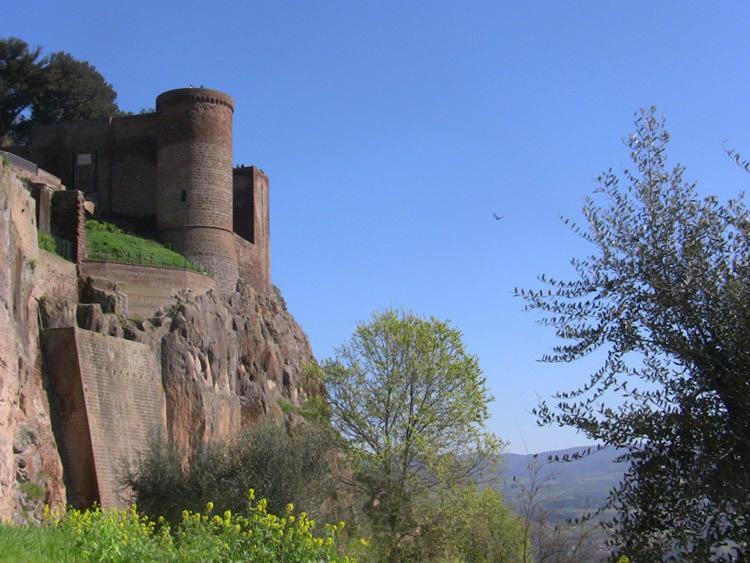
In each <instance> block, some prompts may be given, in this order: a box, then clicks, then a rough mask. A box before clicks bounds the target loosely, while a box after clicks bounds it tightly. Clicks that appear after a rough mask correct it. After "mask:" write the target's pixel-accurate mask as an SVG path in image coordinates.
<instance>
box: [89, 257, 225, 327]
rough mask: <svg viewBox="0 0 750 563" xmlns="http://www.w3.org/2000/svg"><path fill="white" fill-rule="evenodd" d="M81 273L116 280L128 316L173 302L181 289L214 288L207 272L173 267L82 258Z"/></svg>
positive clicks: (201, 290)
mask: <svg viewBox="0 0 750 563" xmlns="http://www.w3.org/2000/svg"><path fill="white" fill-rule="evenodd" d="M81 273H82V274H83V275H86V276H95V277H100V278H107V279H110V280H116V281H117V282H118V283H119V284H120V289H121V291H122V292H123V293H125V294H126V295H127V296H128V312H129V314H130V316H133V317H138V318H141V319H149V318H151V317H152V316H153V314H154V312H156V310H157V309H159V308H160V307H165V306H169V305H172V304H174V303H175V294H176V293H177V292H178V291H180V290H182V289H188V290H190V291H192V292H193V294H194V295H201V294H203V293H206V292H207V291H209V290H211V289H216V281H215V280H214V279H213V278H211V277H209V276H204V275H203V274H199V273H197V272H190V271H187V270H177V269H172V268H162V267H154V266H140V265H135V264H120V263H117V262H89V261H84V262H83V264H82V265H81Z"/></svg>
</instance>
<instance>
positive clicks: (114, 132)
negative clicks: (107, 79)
mask: <svg viewBox="0 0 750 563" xmlns="http://www.w3.org/2000/svg"><path fill="white" fill-rule="evenodd" d="M156 123H157V120H156V114H155V113H147V114H142V115H133V116H128V117H119V118H116V119H113V120H112V126H111V130H110V138H109V145H108V147H107V154H108V156H109V170H110V178H109V189H110V192H109V194H110V195H109V197H108V199H107V200H104V199H103V198H100V202H99V205H100V206H101V209H102V210H103V211H104V212H105V213H106V214H109V215H112V216H114V217H120V216H124V217H126V218H128V219H131V220H136V221H138V220H140V221H142V222H143V223H145V224H144V225H138V226H139V227H146V228H149V229H153V228H154V223H155V217H156Z"/></svg>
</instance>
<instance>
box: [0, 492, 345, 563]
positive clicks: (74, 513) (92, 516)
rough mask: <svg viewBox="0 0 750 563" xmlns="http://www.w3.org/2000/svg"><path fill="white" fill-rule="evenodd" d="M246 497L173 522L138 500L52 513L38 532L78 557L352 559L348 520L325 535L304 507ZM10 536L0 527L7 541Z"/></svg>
mask: <svg viewBox="0 0 750 563" xmlns="http://www.w3.org/2000/svg"><path fill="white" fill-rule="evenodd" d="M245 499H246V500H245V507H244V509H243V510H242V512H240V513H233V512H232V511H229V510H227V511H225V512H224V513H223V514H218V513H216V512H215V510H214V504H213V503H211V502H209V503H207V505H206V507H205V509H204V510H203V511H197V512H193V511H189V510H185V511H183V512H182V515H181V517H182V519H181V521H180V522H179V524H178V525H177V526H176V527H175V528H174V529H172V528H171V527H170V526H169V524H168V523H166V521H164V520H163V519H157V520H154V519H151V518H149V517H148V516H143V515H141V514H139V513H138V511H137V509H136V506H135V505H133V506H132V507H131V508H130V509H129V510H101V509H100V508H94V509H93V510H85V511H79V510H70V511H69V512H67V513H62V514H53V513H49V512H47V513H46V519H45V523H46V529H45V530H44V534H36V535H37V536H39V537H44V536H46V535H49V534H52V535H53V536H54V537H55V538H56V540H57V541H56V543H55V544H54V545H53V546H52V547H54V548H55V554H56V555H61V554H72V555H73V557H74V559H75V560H77V561H118V562H120V561H134V562H135V561H139V562H140V561H200V562H204V561H206V562H207V561H280V562H296V561H349V559H348V558H347V557H341V556H339V555H338V554H337V552H336V535H337V533H338V532H340V531H341V530H342V529H343V527H344V523H343V522H340V523H338V524H336V525H328V526H325V528H324V531H323V535H322V536H316V535H314V533H313V531H314V529H315V522H314V521H313V520H311V519H310V518H308V517H307V515H306V514H305V513H304V512H302V513H299V514H295V512H294V507H293V506H292V505H291V504H289V505H287V506H286V507H285V510H284V513H283V516H275V515H273V514H270V513H269V512H268V511H267V503H266V501H265V499H261V500H259V501H257V502H255V493H254V491H253V490H250V491H249V494H246V495H245ZM26 530H27V531H28V530H31V528H27V529H26ZM4 535H5V532H4V531H3V532H2V533H0V545H2V543H3V541H2V539H3V537H4ZM39 555H40V557H39V558H38V560H51V555H52V554H43V553H40V554H39ZM42 555H50V557H41V556H42ZM61 560H62V558H61Z"/></svg>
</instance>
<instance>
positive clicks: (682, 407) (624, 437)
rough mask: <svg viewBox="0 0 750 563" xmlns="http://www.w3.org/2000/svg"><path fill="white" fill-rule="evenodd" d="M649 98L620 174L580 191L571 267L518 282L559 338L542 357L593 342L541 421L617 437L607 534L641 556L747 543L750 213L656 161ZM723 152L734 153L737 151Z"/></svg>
mask: <svg viewBox="0 0 750 563" xmlns="http://www.w3.org/2000/svg"><path fill="white" fill-rule="evenodd" d="M668 141H669V134H668V133H667V131H666V129H665V126H664V121H663V119H660V118H659V117H657V115H656V114H655V111H654V109H653V108H652V109H651V110H648V111H644V112H642V113H641V114H640V115H639V116H638V117H637V119H636V131H635V133H633V134H632V135H630V136H629V137H628V138H627V140H626V144H627V146H628V148H629V150H630V155H631V159H632V161H633V168H631V169H628V170H625V174H624V175H625V181H624V182H621V180H620V179H619V178H618V177H617V175H616V174H615V173H614V172H613V171H612V170H608V171H607V172H605V173H603V174H602V175H601V176H600V177H599V178H598V183H599V187H598V189H597V190H596V197H594V198H591V199H588V200H587V201H586V205H585V206H584V209H583V211H584V215H585V217H586V219H587V222H588V226H587V227H579V226H578V225H573V226H572V227H573V230H574V231H575V232H577V233H579V234H580V235H581V236H582V237H583V238H584V239H585V240H586V241H588V242H590V243H591V244H592V245H593V253H592V255H590V256H588V257H586V258H584V259H577V260H573V265H574V267H575V269H576V272H577V278H576V279H574V280H571V281H567V280H557V279H550V278H548V277H545V276H542V278H541V280H542V282H543V283H544V284H545V285H546V287H545V289H542V290H532V291H528V290H521V291H519V292H518V293H519V295H520V296H522V297H523V298H524V299H526V301H527V308H528V309H531V310H535V311H540V312H541V313H542V314H543V318H542V321H541V322H542V324H543V325H546V326H551V327H552V328H553V329H554V331H555V333H556V334H557V336H558V337H560V338H561V339H563V340H564V341H565V342H564V343H563V344H560V345H558V346H556V347H555V348H554V351H553V353H552V354H550V355H548V356H546V357H545V360H547V361H551V362H569V361H572V360H577V359H580V358H583V357H585V356H589V355H591V354H594V353H596V352H601V353H604V358H605V359H604V363H603V365H602V366H601V367H600V368H599V369H597V370H596V371H595V372H594V373H593V374H592V375H591V378H590V380H589V381H588V382H587V383H586V384H585V385H584V386H583V387H581V388H579V389H574V390H572V391H567V392H562V393H559V394H558V395H556V396H555V404H554V405H549V404H548V403H546V402H543V403H542V404H541V405H540V407H539V408H538V410H537V414H538V416H539V419H540V421H541V422H543V423H547V424H558V425H565V426H572V427H574V428H577V429H580V430H581V431H583V432H584V433H585V434H586V435H587V436H588V437H590V438H592V439H594V440H597V441H600V442H604V443H605V444H608V445H612V446H615V447H617V448H623V451H624V452H625V453H624V454H623V456H622V458H623V459H624V460H627V461H628V462H629V463H630V464H629V469H628V470H627V473H626V474H625V477H624V479H623V481H622V482H621V484H620V485H619V487H617V488H616V490H615V491H614V492H613V494H612V495H611V497H610V503H611V505H612V506H613V507H614V508H615V509H617V511H618V516H617V517H616V518H615V519H614V520H613V521H612V522H611V528H612V531H613V532H614V538H615V549H616V550H617V551H619V552H622V553H626V554H628V555H634V556H636V557H637V558H638V560H643V561H660V560H662V559H663V558H665V557H673V558H678V559H689V560H701V561H708V560H714V559H715V558H717V557H719V556H720V554H721V553H724V554H726V553H728V552H732V551H734V552H735V554H737V555H738V556H739V557H741V555H742V554H744V555H747V550H748V549H750V526H749V525H748V524H749V523H750V380H749V379H748V373H750V356H749V355H748V350H750V212H749V211H748V209H747V208H746V206H745V204H744V203H743V201H742V199H741V198H740V199H736V200H730V201H729V202H728V203H727V204H725V205H723V204H720V203H719V202H718V201H717V199H716V198H715V197H707V198H700V197H699V196H698V194H697V193H696V191H695V186H694V184H692V183H689V182H687V181H686V180H685V179H684V168H683V167H681V166H675V167H674V168H671V169H670V168H668V166H667V153H666V149H667V143H668ZM730 156H733V157H735V159H736V160H737V161H738V163H740V164H744V166H745V168H746V169H747V167H748V165H747V164H746V163H743V162H742V161H741V159H740V158H739V157H737V156H736V155H734V154H732V153H730Z"/></svg>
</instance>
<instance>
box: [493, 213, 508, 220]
mask: <svg viewBox="0 0 750 563" xmlns="http://www.w3.org/2000/svg"><path fill="white" fill-rule="evenodd" d="M492 216H493V217H494V218H495V221H499V220H500V219H502V218H503V217H505V215H498V214H497V213H493V214H492Z"/></svg>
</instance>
